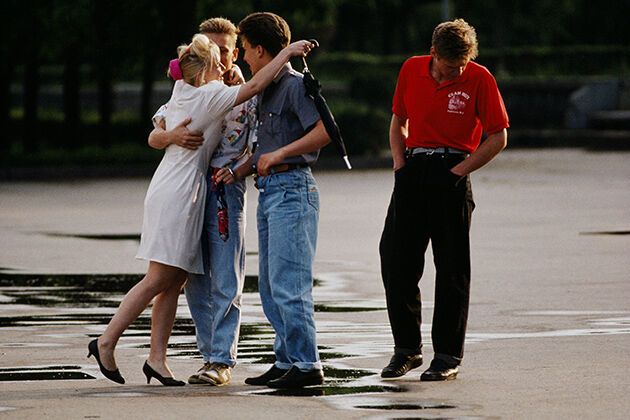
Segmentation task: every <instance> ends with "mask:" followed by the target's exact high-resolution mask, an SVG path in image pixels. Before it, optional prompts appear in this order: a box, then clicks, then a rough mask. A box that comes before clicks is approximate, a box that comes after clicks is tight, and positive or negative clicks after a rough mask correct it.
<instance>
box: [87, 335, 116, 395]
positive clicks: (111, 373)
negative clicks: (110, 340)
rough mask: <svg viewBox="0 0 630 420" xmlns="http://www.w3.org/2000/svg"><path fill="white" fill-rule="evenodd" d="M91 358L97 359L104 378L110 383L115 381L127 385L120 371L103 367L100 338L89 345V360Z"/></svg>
mask: <svg viewBox="0 0 630 420" xmlns="http://www.w3.org/2000/svg"><path fill="white" fill-rule="evenodd" d="M90 356H94V358H95V359H96V362H97V363H98V368H99V369H100V370H101V373H102V374H103V376H105V377H106V378H107V379H109V380H110V381H114V382H116V383H118V384H124V383H125V378H123V377H122V375H121V374H120V371H119V370H118V369H116V370H108V369H106V368H105V366H103V363H101V356H100V354H99V353H98V338H97V339H95V340H92V341H90V343H89V344H88V355H87V357H88V358H89V357H90Z"/></svg>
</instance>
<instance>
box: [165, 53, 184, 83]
mask: <svg viewBox="0 0 630 420" xmlns="http://www.w3.org/2000/svg"><path fill="white" fill-rule="evenodd" d="M168 69H169V72H170V74H171V79H173V80H181V79H183V78H184V75H183V74H182V68H181V67H180V66H179V59H177V58H174V59H172V60H171V61H169V63H168Z"/></svg>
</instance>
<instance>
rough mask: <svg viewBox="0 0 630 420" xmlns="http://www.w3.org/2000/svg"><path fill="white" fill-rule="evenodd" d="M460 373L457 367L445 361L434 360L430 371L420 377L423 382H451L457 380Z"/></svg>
mask: <svg viewBox="0 0 630 420" xmlns="http://www.w3.org/2000/svg"><path fill="white" fill-rule="evenodd" d="M458 373H459V368H458V367H457V366H452V365H449V364H447V363H446V362H445V361H444V360H440V359H433V361H431V366H429V369H427V370H425V371H424V372H423V373H422V375H420V380H421V381H450V380H451V379H455V378H456V377H457V374H458Z"/></svg>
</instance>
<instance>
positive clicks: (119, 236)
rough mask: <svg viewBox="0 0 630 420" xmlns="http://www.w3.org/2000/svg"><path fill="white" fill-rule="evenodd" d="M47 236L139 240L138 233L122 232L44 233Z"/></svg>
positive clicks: (98, 239) (102, 239) (99, 239)
mask: <svg viewBox="0 0 630 420" xmlns="http://www.w3.org/2000/svg"><path fill="white" fill-rule="evenodd" d="M46 235H47V236H52V237H55V238H76V239H92V240H97V241H137V242H140V234H139V233H122V234H72V233H55V232H52V233H46Z"/></svg>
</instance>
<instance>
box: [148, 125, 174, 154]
mask: <svg viewBox="0 0 630 420" xmlns="http://www.w3.org/2000/svg"><path fill="white" fill-rule="evenodd" d="M169 144H171V142H170V136H169V133H168V132H167V131H166V130H164V129H163V128H161V127H155V128H154V129H153V131H151V133H150V134H149V146H151V147H152V148H154V149H158V150H162V149H165V148H166V147H167V146H168V145H169Z"/></svg>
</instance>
